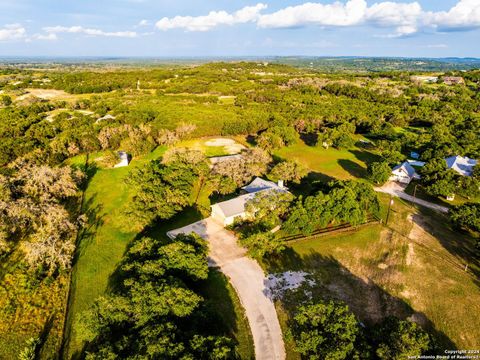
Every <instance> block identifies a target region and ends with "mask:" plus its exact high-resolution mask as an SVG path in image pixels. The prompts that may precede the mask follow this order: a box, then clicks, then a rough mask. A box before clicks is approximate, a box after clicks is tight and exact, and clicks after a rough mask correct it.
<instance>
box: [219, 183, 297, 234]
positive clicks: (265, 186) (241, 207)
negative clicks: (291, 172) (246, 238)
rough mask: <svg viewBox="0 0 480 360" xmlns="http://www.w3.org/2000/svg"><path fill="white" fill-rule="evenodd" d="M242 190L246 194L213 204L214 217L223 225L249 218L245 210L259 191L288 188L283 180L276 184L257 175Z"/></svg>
mask: <svg viewBox="0 0 480 360" xmlns="http://www.w3.org/2000/svg"><path fill="white" fill-rule="evenodd" d="M242 191H243V192H245V194H243V195H240V196H238V197H236V198H234V199H231V200H227V201H223V202H220V203H217V204H214V205H212V206H211V208H212V218H213V219H215V220H216V221H217V222H219V223H221V224H223V226H228V225H232V224H233V223H234V221H235V220H236V219H246V218H247V216H248V214H247V213H246V211H245V206H246V204H247V202H248V201H249V200H251V199H253V198H254V197H255V195H256V194H257V193H259V192H261V191H288V190H287V188H285V187H284V186H283V182H282V181H279V182H278V184H276V183H274V182H272V181H267V180H263V179H261V178H258V177H257V178H255V179H254V180H253V181H252V182H251V183H250V184H248V185H247V186H244V187H243V188H242Z"/></svg>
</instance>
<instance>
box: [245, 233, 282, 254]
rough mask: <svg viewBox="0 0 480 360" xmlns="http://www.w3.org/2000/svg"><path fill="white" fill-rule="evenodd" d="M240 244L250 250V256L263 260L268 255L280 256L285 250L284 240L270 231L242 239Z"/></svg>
mask: <svg viewBox="0 0 480 360" xmlns="http://www.w3.org/2000/svg"><path fill="white" fill-rule="evenodd" d="M240 243H241V244H242V245H243V246H245V247H246V248H247V249H248V254H249V255H250V256H251V257H253V258H255V259H262V258H263V257H265V256H266V255H271V254H278V253H280V252H281V251H283V250H284V249H285V243H284V242H283V240H281V239H279V238H278V237H277V236H275V234H273V233H271V232H269V231H266V232H258V233H254V234H252V235H250V236H247V237H241V238H240Z"/></svg>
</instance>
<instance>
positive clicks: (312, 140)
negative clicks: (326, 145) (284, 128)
mask: <svg viewBox="0 0 480 360" xmlns="http://www.w3.org/2000/svg"><path fill="white" fill-rule="evenodd" d="M300 139H301V140H302V141H303V142H304V143H305V145H308V146H315V145H316V144H317V141H318V134H317V133H300Z"/></svg>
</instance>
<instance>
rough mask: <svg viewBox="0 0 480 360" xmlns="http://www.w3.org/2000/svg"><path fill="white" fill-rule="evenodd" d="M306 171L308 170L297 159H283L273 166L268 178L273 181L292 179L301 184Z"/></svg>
mask: <svg viewBox="0 0 480 360" xmlns="http://www.w3.org/2000/svg"><path fill="white" fill-rule="evenodd" d="M306 173H307V170H306V169H305V168H304V167H303V166H302V165H300V164H299V163H297V162H296V161H282V162H280V163H278V164H276V165H275V166H274V167H273V168H272V170H271V171H270V173H269V174H268V178H269V179H271V180H273V181H279V180H281V181H285V182H288V181H292V182H294V183H296V184H299V183H300V180H301V179H302V178H303V177H304V176H305V175H306Z"/></svg>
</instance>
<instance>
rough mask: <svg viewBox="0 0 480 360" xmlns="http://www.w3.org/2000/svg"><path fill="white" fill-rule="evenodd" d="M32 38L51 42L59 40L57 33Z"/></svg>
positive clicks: (37, 35) (36, 35) (35, 35)
mask: <svg viewBox="0 0 480 360" xmlns="http://www.w3.org/2000/svg"><path fill="white" fill-rule="evenodd" d="M32 38H33V39H35V40H49V41H52V40H58V36H57V34H55V33H48V34H34V35H33V36H32Z"/></svg>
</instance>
